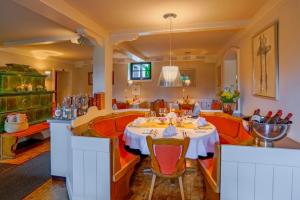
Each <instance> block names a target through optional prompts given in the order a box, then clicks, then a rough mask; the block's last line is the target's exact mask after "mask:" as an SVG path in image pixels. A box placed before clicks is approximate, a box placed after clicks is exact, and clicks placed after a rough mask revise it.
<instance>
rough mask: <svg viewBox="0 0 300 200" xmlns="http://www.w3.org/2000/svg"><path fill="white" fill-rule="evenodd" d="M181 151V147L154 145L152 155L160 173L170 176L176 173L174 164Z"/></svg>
mask: <svg viewBox="0 0 300 200" xmlns="http://www.w3.org/2000/svg"><path fill="white" fill-rule="evenodd" d="M181 151H182V147H181V146H172V145H155V146H154V153H155V155H156V159H157V161H158V163H159V168H160V172H161V173H162V174H165V175H170V174H172V173H174V172H175V171H176V164H177V161H178V159H179V158H180V155H181Z"/></svg>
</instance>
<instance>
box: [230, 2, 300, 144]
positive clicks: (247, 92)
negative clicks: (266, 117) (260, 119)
mask: <svg viewBox="0 0 300 200" xmlns="http://www.w3.org/2000/svg"><path fill="white" fill-rule="evenodd" d="M299 19H300V1H299V0H283V1H281V3H279V4H278V5H277V6H275V7H274V8H273V9H272V10H271V11H270V12H268V13H264V16H263V17H258V16H257V20H256V22H255V23H254V24H252V25H250V26H251V27H250V28H249V29H248V30H247V31H246V32H245V33H244V35H243V36H242V37H241V38H240V39H238V40H237V41H235V42H232V43H231V45H230V46H237V47H239V48H240V53H241V54H240V59H241V62H240V66H241V69H240V82H241V83H240V86H241V96H242V97H241V102H242V113H244V114H251V113H252V112H253V110H254V109H255V108H260V109H261V110H262V112H263V113H266V112H267V111H268V110H273V111H275V112H276V110H277V109H283V111H284V114H287V112H292V113H293V114H294V117H293V121H294V124H293V125H292V129H291V131H290V134H289V137H291V138H293V139H295V140H297V141H299V142H300V92H299V86H300V21H299ZM276 20H278V21H279V100H278V101H276V100H271V99H265V98H261V97H256V96H253V95H252V91H251V90H252V46H251V45H252V44H251V37H252V36H253V35H254V34H255V33H257V32H258V31H260V30H261V29H263V28H264V27H266V26H268V25H270V24H271V23H272V22H274V21H276Z"/></svg>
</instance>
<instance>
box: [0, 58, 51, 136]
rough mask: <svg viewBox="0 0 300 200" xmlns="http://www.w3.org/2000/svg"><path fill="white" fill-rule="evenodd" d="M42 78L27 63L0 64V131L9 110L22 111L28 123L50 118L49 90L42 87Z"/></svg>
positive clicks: (43, 85)
mask: <svg viewBox="0 0 300 200" xmlns="http://www.w3.org/2000/svg"><path fill="white" fill-rule="evenodd" d="M45 79H46V75H42V74H40V73H39V72H38V71H36V70H35V69H33V68H31V67H30V66H27V65H19V64H7V66H5V67H0V132H3V131H4V122H5V118H6V116H7V114H9V113H15V112H19V113H25V114H26V115H27V117H28V122H29V124H36V123H39V122H42V121H45V120H46V119H47V118H50V117H51V112H52V94H53V92H52V91H47V90H46V87H45Z"/></svg>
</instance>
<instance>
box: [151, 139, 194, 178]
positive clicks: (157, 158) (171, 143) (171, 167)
mask: <svg viewBox="0 0 300 200" xmlns="http://www.w3.org/2000/svg"><path fill="white" fill-rule="evenodd" d="M146 139H147V145H148V148H149V151H150V156H151V166H152V170H153V171H154V173H156V174H157V175H160V176H167V177H177V176H180V175H181V174H182V173H183V172H184V171H185V155H186V152H187V149H188V146H189V143H190V138H189V137H185V138H184V139H175V138H159V139H153V138H152V137H151V136H147V138H146Z"/></svg>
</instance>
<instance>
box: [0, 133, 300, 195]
mask: <svg viewBox="0 0 300 200" xmlns="http://www.w3.org/2000/svg"><path fill="white" fill-rule="evenodd" d="M281 143H282V144H281ZM281 143H280V144H279V145H277V144H276V145H275V146H278V147H285V148H289V147H290V148H297V147H298V148H299V143H297V144H296V143H295V142H291V141H290V139H287V138H286V139H285V140H282V141H281ZM49 148H50V143H49V141H46V142H44V143H42V144H40V145H38V146H36V147H34V148H32V149H30V150H27V151H25V152H23V153H21V154H18V156H17V158H16V159H10V160H5V161H0V162H1V163H9V164H16V165H20V164H22V163H24V162H26V161H28V160H30V159H32V158H34V157H36V156H38V155H40V154H41V153H43V152H46V151H49ZM149 166H150V160H149V158H144V159H142V162H141V163H140V164H139V165H138V166H137V169H136V170H135V173H134V174H133V177H132V181H131V194H130V195H129V197H128V199H129V200H143V199H147V197H148V194H149V193H148V192H149V187H150V182H151V176H152V174H151V172H150V171H149ZM187 167H188V168H187V171H186V173H185V175H184V177H183V182H184V193H185V198H186V199H187V200H194V199H195V200H196V199H197V200H202V199H204V188H203V180H202V175H201V173H200V171H199V169H198V164H197V161H194V160H188V161H187ZM29 199H30V200H67V199H68V195H67V190H66V185H65V181H64V180H58V179H49V180H48V181H47V182H45V183H44V184H43V185H41V186H40V187H39V188H37V189H36V190H35V191H33V192H32V193H31V194H29V195H28V196H27V197H26V198H25V200H29ZM153 199H154V200H155V199H164V200H169V199H170V200H171V199H174V200H176V199H181V198H180V190H179V186H178V180H169V179H165V178H157V180H156V184H155V188H154V193H153Z"/></svg>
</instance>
